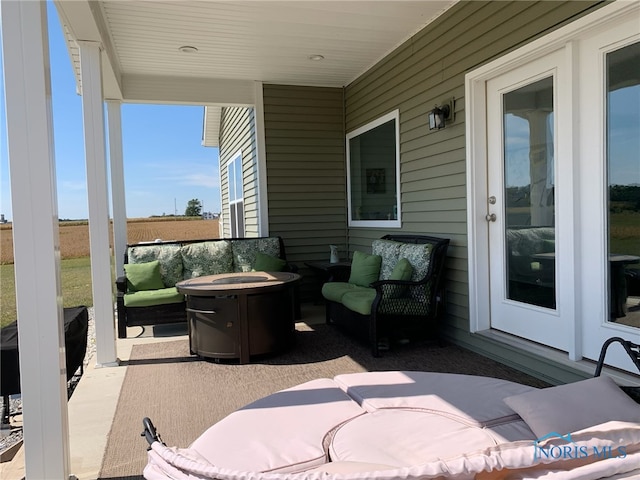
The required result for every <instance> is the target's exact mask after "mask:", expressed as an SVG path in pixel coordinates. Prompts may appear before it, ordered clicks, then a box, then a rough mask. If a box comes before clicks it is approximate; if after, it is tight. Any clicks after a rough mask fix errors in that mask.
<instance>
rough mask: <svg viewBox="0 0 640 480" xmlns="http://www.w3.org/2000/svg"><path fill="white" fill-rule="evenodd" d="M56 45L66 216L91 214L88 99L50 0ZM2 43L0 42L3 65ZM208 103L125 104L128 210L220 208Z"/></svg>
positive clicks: (0, 144)
mask: <svg viewBox="0 0 640 480" xmlns="http://www.w3.org/2000/svg"><path fill="white" fill-rule="evenodd" d="M48 7H49V8H48V17H49V18H48V24H49V50H50V55H51V85H52V91H53V128H54V142H55V160H56V177H57V184H58V216H59V218H65V219H66V218H70V219H76V218H87V217H88V204H87V186H86V166H85V160H84V138H83V130H82V98H81V97H80V96H78V95H77V94H76V89H75V79H74V77H73V71H72V69H71V61H70V59H69V55H68V54H67V49H66V46H65V44H64V39H63V36H62V31H61V28H60V22H59V20H58V17H57V14H56V12H55V8H54V7H53V4H52V3H51V2H48ZM1 63H2V50H1V49H0V65H1ZM3 78H4V75H2V77H0V92H1V93H0V213H3V214H4V215H5V217H6V218H8V219H11V218H12V215H11V196H10V181H9V167H8V163H9V159H8V154H7V145H6V142H7V136H6V135H7V133H6V118H5V105H4V79H3ZM203 115H204V108H203V107H192V106H172V105H141V104H123V105H122V141H123V150H124V171H125V173H124V174H125V195H126V203H127V217H129V218H136V217H149V216H151V215H162V214H167V215H170V214H173V213H175V212H176V211H177V213H178V214H179V215H181V214H183V213H184V210H185V208H186V206H187V202H188V201H189V200H190V199H192V198H197V199H199V200H200V201H202V203H203V208H204V211H210V212H219V211H220V187H219V185H220V184H219V178H218V177H219V175H218V149H217V148H207V147H203V146H202V145H201V140H202V121H203Z"/></svg>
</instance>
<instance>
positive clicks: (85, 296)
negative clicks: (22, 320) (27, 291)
mask: <svg viewBox="0 0 640 480" xmlns="http://www.w3.org/2000/svg"><path fill="white" fill-rule="evenodd" d="M60 271H61V276H62V298H63V304H64V306H65V307H75V306H77V305H86V306H91V305H93V297H92V294H91V262H90V259H89V257H81V258H69V259H66V260H62V261H61V268H60ZM13 272H14V270H13V264H8V265H0V326H5V325H7V324H9V323H11V322H13V321H14V320H15V319H16V288H15V277H14V273H13Z"/></svg>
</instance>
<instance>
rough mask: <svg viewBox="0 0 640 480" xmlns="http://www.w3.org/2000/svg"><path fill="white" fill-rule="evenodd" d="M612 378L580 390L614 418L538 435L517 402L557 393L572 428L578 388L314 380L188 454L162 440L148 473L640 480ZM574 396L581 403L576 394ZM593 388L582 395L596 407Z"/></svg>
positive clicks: (382, 378) (634, 426)
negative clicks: (567, 397) (570, 399)
mask: <svg viewBox="0 0 640 480" xmlns="http://www.w3.org/2000/svg"><path fill="white" fill-rule="evenodd" d="M607 382H608V379H607V380H606V381H605V380H595V379H591V380H588V381H585V383H584V384H583V385H578V383H581V382H578V383H576V384H571V385H575V386H577V388H587V389H593V388H594V386H595V387H597V389H599V390H597V389H596V390H594V391H598V392H602V391H606V392H607V393H606V398H591V400H592V401H594V402H602V403H600V405H601V407H602V410H603V411H605V412H606V411H607V409H608V408H611V410H613V411H611V412H610V419H611V420H612V421H606V422H604V423H603V422H598V424H597V425H589V426H588V427H586V428H581V429H580V430H577V431H572V432H561V433H560V434H559V433H558V432H547V433H548V434H547V435H537V434H536V433H534V430H535V429H536V427H537V425H529V424H527V423H526V422H525V421H524V420H523V419H522V418H521V417H520V415H518V413H516V412H515V411H514V410H513V409H512V408H511V407H509V405H508V403H511V404H514V405H518V407H517V408H518V409H520V408H521V405H523V404H524V405H526V407H527V408H529V407H530V405H528V404H527V400H528V398H529V396H530V395H533V394H538V396H537V397H535V402H536V403H538V404H544V403H545V401H544V399H541V398H540V395H539V393H540V392H546V391H548V392H549V394H550V395H554V394H555V395H556V396H552V397H551V398H552V400H553V403H552V404H551V405H552V408H553V409H554V411H555V413H557V410H562V409H564V410H565V411H566V415H564V417H565V418H566V419H567V420H569V421H570V420H571V418H570V417H571V416H572V415H573V413H572V412H573V410H575V409H576V405H575V404H573V405H572V404H567V403H566V402H563V401H562V394H563V393H564V392H566V391H567V390H569V389H568V388H564V390H562V388H561V387H553V388H552V389H543V390H537V389H535V388H532V387H529V386H525V385H520V384H516V383H513V382H508V381H505V380H500V379H495V378H488V377H478V376H469V375H457V374H443V373H430V372H411V371H396V372H367V373H356V374H345V375H338V376H337V377H335V378H334V379H318V380H313V381H311V382H307V383H304V384H301V385H298V386H296V387H293V388H290V389H287V390H283V391H280V392H277V393H275V394H273V395H270V396H268V397H265V398H263V399H261V400H258V401H257V402H254V403H252V404H250V405H247V406H246V407H244V408H242V409H240V410H238V411H236V412H234V413H232V414H231V415H229V416H228V417H226V418H225V419H223V420H222V421H220V422H218V423H217V424H215V425H213V426H212V427H210V428H209V429H208V430H207V431H206V432H204V433H203V434H202V435H201V436H200V437H199V438H198V439H197V440H195V441H194V443H193V444H192V445H191V446H190V447H189V448H187V449H178V448H169V447H166V446H164V445H162V444H161V443H159V442H155V443H154V444H153V445H152V448H151V450H150V451H149V462H148V464H147V466H146V468H145V470H144V476H145V478H146V479H147V480H160V479H162V480H164V479H180V480H182V479H220V480H231V479H234V480H248V479H256V480H257V479H265V480H266V479H273V480H284V479H291V480H297V479H309V480H315V479H323V480H327V479H335V480H340V479H345V480H347V479H354V480H355V479H431V478H456V479H471V478H476V479H478V480H483V479H501V480H502V479H525V478H526V479H542V478H544V479H553V480H559V479H562V480H571V479H576V480H577V479H580V480H587V479H593V480H595V479H599V478H616V479H622V478H627V479H630V478H640V406H638V405H637V404H635V403H634V402H633V401H632V400H630V399H628V403H627V398H626V397H625V396H624V394H622V393H621V392H620V393H621V395H622V397H621V398H619V397H618V396H617V394H616V392H615V389H617V387H615V385H614V384H613V383H612V382H611V384H612V385H613V387H610V386H609V384H608V383H607ZM563 387H567V386H563ZM609 388H613V389H614V390H608V389H609ZM555 389H560V390H555ZM571 389H572V392H571V393H572V394H574V395H575V391H576V389H575V388H574V387H571ZM617 390H619V389H617ZM588 391H589V390H587V393H586V394H585V393H582V392H580V393H579V394H580V395H581V396H582V397H586V400H587V401H588V400H589V398H588V397H589V395H588ZM600 394H601V393H600ZM505 399H508V400H507V401H506V402H505ZM514 399H515V400H514ZM533 410H535V405H534V406H533ZM615 412H620V413H619V414H616V413H615ZM529 414H530V412H527V415H529ZM607 415H609V414H607ZM543 416H544V412H543ZM530 418H533V417H530ZM531 421H532V422H533V423H535V420H531ZM578 421H580V422H584V418H579V420H578ZM538 433H539V432H538Z"/></svg>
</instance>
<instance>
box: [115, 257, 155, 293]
mask: <svg viewBox="0 0 640 480" xmlns="http://www.w3.org/2000/svg"><path fill="white" fill-rule="evenodd" d="M124 271H125V272H126V274H127V290H129V291H130V292H140V291H143V290H158V289H160V288H164V283H163V282H162V276H161V275H160V262H158V260H154V261H152V262H145V263H127V264H125V266H124Z"/></svg>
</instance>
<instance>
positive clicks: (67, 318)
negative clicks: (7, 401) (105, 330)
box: [0, 306, 89, 395]
mask: <svg viewBox="0 0 640 480" xmlns="http://www.w3.org/2000/svg"><path fill="white" fill-rule="evenodd" d="M88 328H89V312H88V310H87V307H84V306H80V307H70V308H65V309H64V346H65V351H66V364H67V380H70V379H71V377H73V374H74V373H75V372H76V370H78V368H79V367H80V365H82V362H83V360H84V356H85V354H86V351H87V330H88ZM0 369H1V371H0V395H13V394H16V393H20V363H19V360H18V322H17V321H15V322H13V323H11V324H9V325H7V326H6V327H4V328H3V329H2V331H0Z"/></svg>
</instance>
